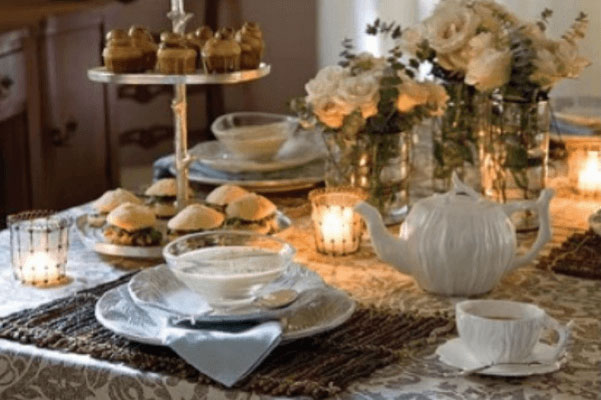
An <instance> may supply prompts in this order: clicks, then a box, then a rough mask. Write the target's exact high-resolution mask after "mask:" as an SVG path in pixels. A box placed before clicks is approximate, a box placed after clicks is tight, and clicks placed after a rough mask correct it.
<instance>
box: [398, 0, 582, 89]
mask: <svg viewBox="0 0 601 400" xmlns="http://www.w3.org/2000/svg"><path fill="white" fill-rule="evenodd" d="M552 14H553V13H552V11H551V10H548V9H545V10H544V11H543V12H542V13H541V17H540V20H538V21H534V22H523V21H521V20H520V19H519V18H518V17H517V16H516V15H514V14H513V13H511V12H510V11H508V10H507V9H506V8H505V7H504V6H502V5H500V4H497V3H496V2H494V1H493V0H441V2H440V3H439V4H438V5H437V6H436V8H435V9H434V12H433V14H432V15H431V16H430V17H429V18H427V19H426V20H425V21H423V22H422V23H420V24H418V25H416V26H413V27H411V28H408V29H406V30H405V32H404V34H403V38H402V46H403V47H404V48H405V49H407V50H409V51H410V52H412V53H413V54H415V55H416V56H417V57H418V58H419V59H420V60H421V61H429V62H431V63H432V65H433V70H432V72H433V73H434V75H436V76H438V77H439V78H442V79H444V80H446V81H450V80H457V81H463V82H464V83H466V84H468V85H472V86H475V88H476V89H477V90H479V91H481V92H490V91H493V90H495V89H501V90H502V91H503V92H505V93H511V94H513V95H520V96H524V97H530V96H533V95H534V96H537V97H545V96H546V95H547V94H548V92H549V91H550V90H551V89H552V87H553V86H554V85H555V84H556V83H557V82H558V81H559V80H561V79H563V78H574V77H577V76H578V75H579V74H580V72H581V71H582V69H583V68H585V67H586V66H587V65H588V64H589V62H588V60H586V59H585V58H583V57H581V56H580V55H579V54H578V45H577V40H578V39H581V38H583V37H584V35H585V32H586V28H587V24H588V19H587V16H586V14H584V13H580V15H578V17H577V18H576V20H575V22H574V24H573V25H572V26H571V27H570V29H568V31H567V32H565V33H564V35H562V37H561V38H560V39H557V40H554V39H551V38H548V37H547V36H546V34H545V32H546V28H547V25H548V22H549V19H550V17H551V16H552Z"/></svg>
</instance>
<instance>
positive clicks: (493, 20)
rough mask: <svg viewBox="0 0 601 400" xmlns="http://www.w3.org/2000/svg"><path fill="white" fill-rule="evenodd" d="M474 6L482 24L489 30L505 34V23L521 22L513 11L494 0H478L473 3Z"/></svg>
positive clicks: (517, 23) (514, 24)
mask: <svg viewBox="0 0 601 400" xmlns="http://www.w3.org/2000/svg"><path fill="white" fill-rule="evenodd" d="M472 8H473V10H474V12H475V13H476V14H477V15H478V17H480V26H481V27H482V28H484V29H485V30H487V31H489V32H494V33H495V34H503V31H504V30H505V23H507V22H508V23H509V24H510V25H511V26H516V25H519V24H520V21H519V19H518V18H517V17H516V16H515V15H514V14H513V13H511V12H509V11H508V10H507V8H505V7H504V6H503V5H501V4H498V3H496V2H495V1H493V0H480V1H476V2H474V3H473V5H472ZM501 17H503V19H501Z"/></svg>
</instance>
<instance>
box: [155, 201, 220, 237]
mask: <svg viewBox="0 0 601 400" xmlns="http://www.w3.org/2000/svg"><path fill="white" fill-rule="evenodd" d="M224 219H225V216H224V215H223V214H222V213H220V212H219V211H215V210H213V209H212V208H210V207H207V206H203V205H201V204H191V205H189V206H188V207H186V208H184V209H183V210H182V211H180V212H179V213H178V214H177V215H176V216H175V217H173V218H171V219H170V220H169V222H168V223H167V227H168V228H169V229H171V230H173V231H199V230H210V229H216V228H219V227H220V226H221V225H222V224H223V220H224Z"/></svg>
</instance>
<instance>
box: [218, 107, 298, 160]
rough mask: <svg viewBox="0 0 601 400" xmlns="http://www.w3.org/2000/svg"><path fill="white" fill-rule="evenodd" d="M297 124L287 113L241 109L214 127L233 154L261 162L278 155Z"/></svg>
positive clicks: (219, 119)
mask: <svg viewBox="0 0 601 400" xmlns="http://www.w3.org/2000/svg"><path fill="white" fill-rule="evenodd" d="M297 125H298V121H297V119H296V118H294V117H290V116H287V115H280V114H270V113H259V112H237V113H230V114H225V115H222V116H220V117H219V118H217V119H216V120H215V121H214V122H213V124H212V125H211V130H212V131H213V133H214V134H215V137H216V138H217V139H218V140H219V141H220V142H221V143H222V144H223V146H225V148H226V149H227V150H228V151H229V152H230V153H232V155H233V156H235V157H237V158H240V159H244V160H257V161H260V160H270V159H272V158H274V157H275V156H276V154H277V153H278V151H279V150H280V148H281V147H282V146H283V145H284V143H285V142H286V141H287V140H288V139H289V138H290V137H291V136H292V134H293V133H294V130H295V129H296V127H297Z"/></svg>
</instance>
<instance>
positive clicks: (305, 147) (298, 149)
mask: <svg viewBox="0 0 601 400" xmlns="http://www.w3.org/2000/svg"><path fill="white" fill-rule="evenodd" d="M325 154H326V153H325V148H324V143H323V139H321V136H320V135H319V134H318V133H316V132H307V131H301V132H299V133H298V134H297V135H295V136H294V137H292V138H291V139H290V140H288V141H287V142H286V143H285V144H284V145H283V146H282V148H281V149H280V151H279V152H278V153H277V154H276V156H275V157H274V158H273V159H271V160H266V161H254V160H243V159H240V158H238V157H237V156H236V155H234V154H232V153H230V152H229V151H228V150H227V148H226V147H225V146H224V145H223V144H222V143H221V142H219V141H218V140H211V141H208V142H202V143H199V144H197V145H196V146H194V147H193V148H192V149H191V150H190V155H191V156H192V157H193V158H195V159H196V160H198V161H199V162H201V163H203V164H205V165H208V166H209V167H211V168H213V169H216V170H219V171H226V172H270V171H279V170H282V169H288V168H294V167H298V166H300V165H304V164H307V163H309V162H311V161H313V160H315V159H318V158H323V157H324V156H325Z"/></svg>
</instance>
